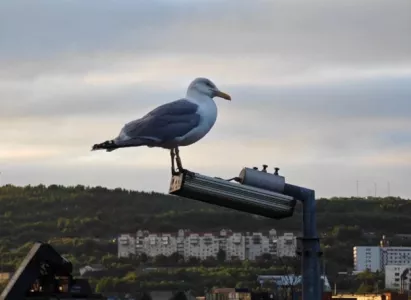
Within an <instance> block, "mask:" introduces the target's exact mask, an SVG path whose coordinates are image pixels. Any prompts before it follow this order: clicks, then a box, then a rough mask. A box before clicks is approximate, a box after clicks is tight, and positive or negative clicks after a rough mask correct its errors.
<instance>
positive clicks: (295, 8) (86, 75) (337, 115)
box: [0, 0, 411, 198]
mask: <svg viewBox="0 0 411 300" xmlns="http://www.w3.org/2000/svg"><path fill="white" fill-rule="evenodd" d="M0 37H1V39H0V138H1V144H0V172H1V177H0V185H3V184H8V183H10V184H15V185H27V184H31V185H36V184H40V183H42V184H46V185H49V184H62V185H77V184H82V185H91V186H96V185H100V186H107V187H109V188H115V187H122V188H126V189H132V190H144V191H152V190H154V191H158V192H167V190H168V187H169V182H170V168H169V167H170V157H169V153H168V151H167V150H164V149H149V148H146V147H144V148H129V149H121V150H117V151H114V152H111V153H108V152H103V151H95V152H91V151H90V149H91V146H92V145H93V144H95V143H98V142H102V141H105V140H108V139H111V138H114V137H115V136H116V135H117V134H118V133H119V131H120V129H121V127H122V126H123V125H124V124H125V123H127V122H129V121H131V120H133V119H137V118H139V117H141V116H143V115H144V114H145V113H147V112H148V111H149V110H151V109H153V108H155V107H156V106H158V105H160V104H163V103H166V102H169V101H172V100H176V99H179V98H181V97H183V96H185V92H186V89H187V86H188V84H189V83H190V81H191V80H193V79H194V78H196V77H207V78H209V79H211V80H212V81H213V82H214V83H215V84H216V85H217V86H218V87H219V88H220V89H221V90H223V91H225V92H227V93H229V94H230V95H231V96H232V101H231V102H228V101H223V100H220V99H218V98H216V103H217V106H218V119H217V122H216V124H215V125H214V127H213V129H212V130H211V131H210V133H209V134H208V135H207V136H206V137H205V138H204V139H202V140H201V141H199V142H198V143H196V144H194V145H191V146H189V147H183V148H181V149H180V153H181V157H182V161H183V165H184V167H186V168H187V169H190V170H193V171H196V172H200V173H202V174H205V175H209V176H218V177H223V178H224V177H227V178H228V177H233V176H236V175H238V174H239V172H240V171H241V169H242V168H243V167H253V166H257V167H260V166H261V165H262V164H267V165H268V166H269V168H268V170H269V171H270V172H272V171H273V170H274V167H279V168H280V174H281V175H283V176H285V178H286V182H288V183H291V184H296V185H301V186H305V187H309V188H312V189H315V190H316V195H317V196H318V197H332V196H356V195H357V182H358V194H359V196H373V195H374V194H375V193H376V194H377V196H387V195H388V194H390V195H392V196H401V197H406V198H411V188H410V187H409V184H410V182H411V117H410V116H411V1H409V0H390V1H387V0H385V1H383V0H334V1H329V0H311V1H303V0H253V1H249V0H235V1H234V0H221V1H218V0H191V1H188V0H150V1H136V0H122V1H113V0H104V1H101V0H88V1H82V0H60V1H55V0H37V1H27V0H26V1H21V0H9V1H1V2H0Z"/></svg>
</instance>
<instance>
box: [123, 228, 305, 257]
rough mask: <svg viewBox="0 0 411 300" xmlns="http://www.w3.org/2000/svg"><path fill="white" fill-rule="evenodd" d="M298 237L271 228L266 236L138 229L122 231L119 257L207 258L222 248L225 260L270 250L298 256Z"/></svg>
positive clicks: (215, 254)
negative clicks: (171, 256)
mask: <svg viewBox="0 0 411 300" xmlns="http://www.w3.org/2000/svg"><path fill="white" fill-rule="evenodd" d="M296 247H297V240H296V236H294V235H293V234H292V233H285V234H284V235H283V236H277V232H276V230H274V229H272V230H270V231H269V232H268V235H265V234H263V233H261V232H252V233H250V232H246V233H241V232H233V231H231V230H225V229H223V230H221V231H219V232H217V233H213V232H190V231H189V230H184V229H180V230H179V231H178V232H177V233H151V232H149V231H146V230H144V231H143V230H139V231H137V233H136V235H131V234H121V235H120V236H119V237H118V257H128V256H130V255H139V254H142V253H144V254H146V255H147V256H150V257H154V256H157V255H160V254H162V255H165V256H170V255H171V254H173V253H176V252H177V253H179V254H180V255H182V256H183V257H184V258H185V259H189V258H190V257H196V258H199V259H201V260H204V259H206V258H208V257H217V254H218V252H219V251H220V249H221V250H223V251H224V252H225V254H226V260H232V259H240V260H245V259H249V260H255V259H256V258H257V257H258V256H260V255H262V254H264V253H268V254H271V255H274V256H289V257H294V256H295V255H296V253H295V252H296Z"/></svg>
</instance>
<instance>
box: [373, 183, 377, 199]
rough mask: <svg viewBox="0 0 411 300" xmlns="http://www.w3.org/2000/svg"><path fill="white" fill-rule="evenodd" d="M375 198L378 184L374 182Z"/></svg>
mask: <svg viewBox="0 0 411 300" xmlns="http://www.w3.org/2000/svg"><path fill="white" fill-rule="evenodd" d="M374 197H377V184H376V183H375V182H374Z"/></svg>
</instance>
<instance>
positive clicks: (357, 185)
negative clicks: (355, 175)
mask: <svg viewBox="0 0 411 300" xmlns="http://www.w3.org/2000/svg"><path fill="white" fill-rule="evenodd" d="M358 185H359V182H358V180H357V198H358V196H359V195H358Z"/></svg>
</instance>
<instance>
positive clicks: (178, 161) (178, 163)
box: [175, 147, 184, 172]
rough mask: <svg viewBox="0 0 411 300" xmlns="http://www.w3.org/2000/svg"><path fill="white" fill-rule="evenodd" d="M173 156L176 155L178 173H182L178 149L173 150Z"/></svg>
mask: <svg viewBox="0 0 411 300" xmlns="http://www.w3.org/2000/svg"><path fill="white" fill-rule="evenodd" d="M175 154H176V162H177V168H178V171H179V172H182V171H183V170H184V169H183V165H182V164H181V158H180V150H179V149H178V147H176V148H175Z"/></svg>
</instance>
